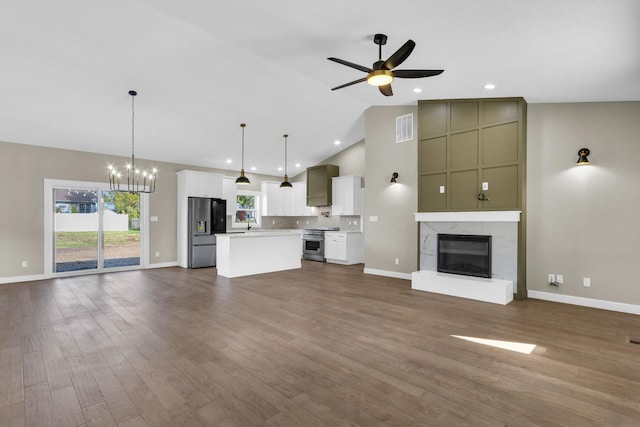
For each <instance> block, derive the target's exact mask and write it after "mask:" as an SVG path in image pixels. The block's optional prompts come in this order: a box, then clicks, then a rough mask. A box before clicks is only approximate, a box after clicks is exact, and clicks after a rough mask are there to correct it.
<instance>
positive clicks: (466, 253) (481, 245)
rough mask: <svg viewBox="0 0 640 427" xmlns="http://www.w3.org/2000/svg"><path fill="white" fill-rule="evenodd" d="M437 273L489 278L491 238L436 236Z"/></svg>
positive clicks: (454, 235) (464, 235) (465, 235)
mask: <svg viewBox="0 0 640 427" xmlns="http://www.w3.org/2000/svg"><path fill="white" fill-rule="evenodd" d="M438 271H439V272H441V273H453V274H462V275H464V276H475V277H486V278H491V236H480V235H467V234H438Z"/></svg>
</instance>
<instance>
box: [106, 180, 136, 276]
mask: <svg viewBox="0 0 640 427" xmlns="http://www.w3.org/2000/svg"><path fill="white" fill-rule="evenodd" d="M102 202H103V203H102V207H103V209H102V249H103V251H102V252H103V260H104V263H103V267H104V268H115V267H130V266H134V265H140V194H132V193H115V192H111V191H103V192H102Z"/></svg>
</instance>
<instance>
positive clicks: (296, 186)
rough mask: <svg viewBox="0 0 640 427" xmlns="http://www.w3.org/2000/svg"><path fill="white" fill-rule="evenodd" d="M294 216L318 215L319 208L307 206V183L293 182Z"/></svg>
mask: <svg viewBox="0 0 640 427" xmlns="http://www.w3.org/2000/svg"><path fill="white" fill-rule="evenodd" d="M291 215H293V216H315V215H317V208H315V207H313V206H307V183H306V182H304V181H302V182H294V183H293V212H292V213H291Z"/></svg>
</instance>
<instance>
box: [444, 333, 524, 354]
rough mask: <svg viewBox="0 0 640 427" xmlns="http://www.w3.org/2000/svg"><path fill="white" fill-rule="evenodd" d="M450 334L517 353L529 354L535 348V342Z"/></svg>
mask: <svg viewBox="0 0 640 427" xmlns="http://www.w3.org/2000/svg"><path fill="white" fill-rule="evenodd" d="M451 336H452V337H455V338H460V339H461V340H465V341H471V342H475V343H477V344H483V345H488V346H491V347H496V348H501V349H504V350H509V351H515V352H517V353H522V354H531V353H532V352H533V350H534V349H535V348H536V345H535V344H527V343H524V342H515V341H500V340H490V339H487V338H476V337H465V336H462V335H451Z"/></svg>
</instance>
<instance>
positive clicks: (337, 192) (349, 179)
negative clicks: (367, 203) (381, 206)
mask: <svg viewBox="0 0 640 427" xmlns="http://www.w3.org/2000/svg"><path fill="white" fill-rule="evenodd" d="M331 180H332V187H333V189H332V192H333V193H332V199H333V204H332V206H331V214H332V215H362V177H360V176H357V175H345V176H336V177H334V178H331Z"/></svg>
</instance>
